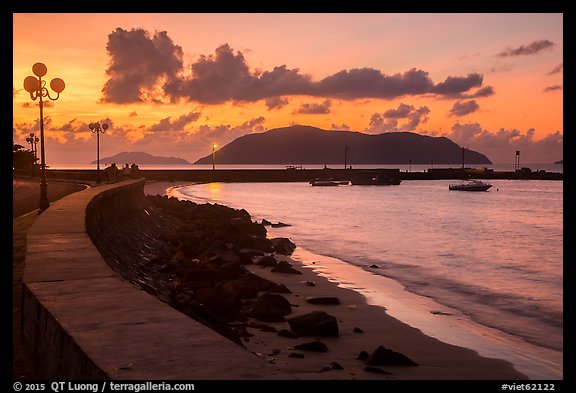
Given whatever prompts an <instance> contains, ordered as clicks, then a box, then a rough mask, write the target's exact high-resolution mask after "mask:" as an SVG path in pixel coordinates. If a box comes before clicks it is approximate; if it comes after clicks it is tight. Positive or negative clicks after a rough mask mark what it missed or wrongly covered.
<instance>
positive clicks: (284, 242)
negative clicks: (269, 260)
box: [270, 237, 296, 255]
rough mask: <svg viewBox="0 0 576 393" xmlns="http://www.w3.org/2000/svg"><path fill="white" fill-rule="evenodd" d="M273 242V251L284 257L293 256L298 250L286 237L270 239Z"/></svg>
mask: <svg viewBox="0 0 576 393" xmlns="http://www.w3.org/2000/svg"><path fill="white" fill-rule="evenodd" d="M270 240H271V241H272V250H273V251H274V252H276V253H278V254H282V255H292V253H293V252H294V250H295V249H296V245H295V244H294V243H292V242H291V241H290V239H287V238H285V237H277V238H274V239H270Z"/></svg>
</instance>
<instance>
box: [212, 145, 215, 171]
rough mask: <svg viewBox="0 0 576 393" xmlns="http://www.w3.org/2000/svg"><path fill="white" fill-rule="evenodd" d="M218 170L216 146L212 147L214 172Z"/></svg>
mask: <svg viewBox="0 0 576 393" xmlns="http://www.w3.org/2000/svg"><path fill="white" fill-rule="evenodd" d="M215 169H216V144H215V143H214V144H213V145H212V170H215Z"/></svg>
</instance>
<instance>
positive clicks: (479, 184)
mask: <svg viewBox="0 0 576 393" xmlns="http://www.w3.org/2000/svg"><path fill="white" fill-rule="evenodd" d="M490 187H492V184H489V183H485V182H483V181H480V180H468V181H464V182H461V183H456V184H450V185H449V186H448V189H449V190H455V191H487V190H488V189H489V188H490Z"/></svg>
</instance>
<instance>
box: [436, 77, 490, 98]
mask: <svg viewBox="0 0 576 393" xmlns="http://www.w3.org/2000/svg"><path fill="white" fill-rule="evenodd" d="M482 80H483V77H482V75H480V74H476V73H472V74H468V75H467V76H464V77H463V76H449V77H448V78H446V80H445V81H444V82H441V83H438V84H437V85H436V86H434V87H433V88H432V89H431V90H430V91H431V92H432V93H436V94H440V95H443V96H449V97H451V96H457V95H460V94H462V93H464V92H467V91H468V90H470V89H471V88H473V87H480V86H482Z"/></svg>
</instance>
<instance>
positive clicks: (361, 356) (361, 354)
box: [356, 351, 370, 361]
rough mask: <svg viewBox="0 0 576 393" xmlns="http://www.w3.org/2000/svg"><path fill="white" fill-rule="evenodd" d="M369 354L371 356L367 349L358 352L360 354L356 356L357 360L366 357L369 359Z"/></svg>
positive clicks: (363, 359)
mask: <svg viewBox="0 0 576 393" xmlns="http://www.w3.org/2000/svg"><path fill="white" fill-rule="evenodd" d="M368 356H370V355H369V354H368V352H366V351H360V353H359V354H358V356H357V357H356V359H357V360H362V361H365V360H366V359H368Z"/></svg>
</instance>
